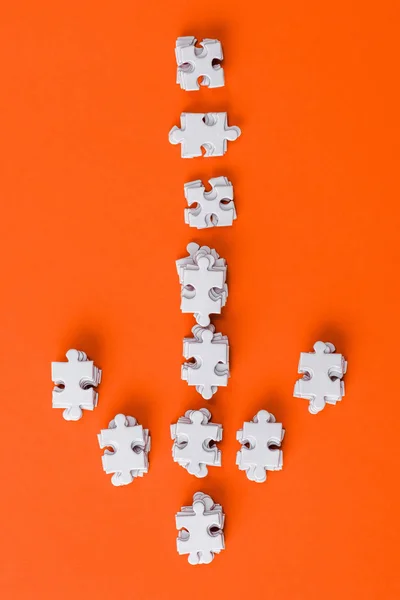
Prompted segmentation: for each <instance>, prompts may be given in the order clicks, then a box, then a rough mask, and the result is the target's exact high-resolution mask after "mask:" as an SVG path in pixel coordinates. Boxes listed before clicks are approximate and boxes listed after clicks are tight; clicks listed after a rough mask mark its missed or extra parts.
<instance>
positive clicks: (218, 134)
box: [169, 112, 241, 158]
mask: <svg viewBox="0 0 400 600" xmlns="http://www.w3.org/2000/svg"><path fill="white" fill-rule="evenodd" d="M240 134H241V130H240V128H239V127H228V117H227V114H226V112H220V113H182V114H181V127H180V128H179V127H173V128H172V129H171V131H170V132H169V141H170V142H171V144H182V146H181V156H182V158H195V157H197V156H202V148H204V150H205V153H204V156H205V157H209V156H223V155H224V154H225V152H226V150H227V147H228V141H231V142H233V141H235V140H237V138H238V137H239V136H240Z"/></svg>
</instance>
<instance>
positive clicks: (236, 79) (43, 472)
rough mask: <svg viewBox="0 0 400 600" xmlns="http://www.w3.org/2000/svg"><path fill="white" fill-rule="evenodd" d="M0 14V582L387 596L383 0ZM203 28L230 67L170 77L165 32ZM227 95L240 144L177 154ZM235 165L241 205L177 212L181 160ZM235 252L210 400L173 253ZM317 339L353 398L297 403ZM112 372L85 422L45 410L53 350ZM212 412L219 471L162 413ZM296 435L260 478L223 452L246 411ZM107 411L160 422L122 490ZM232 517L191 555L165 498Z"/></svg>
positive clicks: (394, 534) (399, 405)
mask: <svg viewBox="0 0 400 600" xmlns="http://www.w3.org/2000/svg"><path fill="white" fill-rule="evenodd" d="M1 12H2V15H1V19H0V55H1V57H2V58H1V76H0V77H1V93H0V148H1V155H0V190H1V197H2V208H1V216H0V244H1V255H2V260H1V281H2V284H3V285H2V293H1V297H0V309H1V315H2V316H1V373H0V399H1V400H0V402H1V409H2V417H1V424H0V427H1V438H0V439H1V442H2V452H1V463H2V486H1V489H2V491H1V495H0V515H1V520H2V526H1V530H0V544H1V555H0V571H1V575H0V577H1V579H0V596H1V598H2V599H4V600H53V599H56V600H87V599H95V600H108V599H110V598H135V599H138V600H139V599H141V598H144V599H151V600H153V599H154V600H164V599H172V600H174V599H176V598H182V599H185V598H190V599H191V600H200V599H204V598H222V599H225V598H226V599H230V598H234V599H236V598H238V599H239V598H240V599H247V598H249V599H251V600H258V599H260V600H264V599H269V598H271V599H275V598H276V599H280V600H283V599H285V600H300V599H301V600H302V599H304V600H339V599H346V600H347V599H349V600H354V599H360V600H372V599H373V600H393V599H398V598H399V596H400V588H399V585H398V583H399V569H398V562H397V561H398V555H399V552H398V545H399V488H400V486H399V481H398V480H399V434H398V431H399V422H400V402H399V377H398V371H399V366H398V365H399V351H398V347H399V339H400V328H399V320H398V311H399V255H400V252H399V246H398V244H399V242H398V230H399V208H398V206H399V184H398V178H399V173H398V158H399V151H398V150H399V133H400V129H399V93H398V92H399V85H398V63H399V51H398V27H399V21H400V19H399V17H400V8H399V4H398V3H397V2H394V1H393V2H389V1H386V0H383V1H381V2H376V3H375V2H369V3H368V2H367V3H365V2H361V1H356V2H352V3H349V2H347V1H344V0H339V1H338V2H328V3H326V2H320V1H317V0H315V1H311V0H306V1H305V2H295V1H294V0H291V1H289V2H283V3H282V2H281V3H279V2H267V3H261V2H260V3H259V4H258V6H257V5H256V4H254V3H253V4H249V3H247V2H241V3H239V2H234V1H231V2H228V1H227V0H223V1H220V2H212V3H208V4H207V3H201V2H189V3H185V2H183V3H182V2H178V1H176V0H171V1H170V2H168V5H167V3H164V2H161V1H159V2H152V1H147V2H143V3H142V2H141V3H139V2H128V1H127V0H126V1H122V2H119V1H116V2H112V3H100V4H99V3H97V2H85V1H83V2H81V1H80V2H78V1H75V0H70V1H69V2H61V3H59V2H50V1H48V2H43V1H41V0H39V1H35V2H34V1H30V2H10V3H7V6H5V5H4V6H3V7H2V11H1ZM180 35H195V36H196V37H197V38H199V39H202V38H204V37H217V38H219V39H221V40H222V42H223V48H224V53H225V61H224V67H225V75H226V86H225V87H224V88H221V89H216V90H209V89H202V90H201V91H200V92H197V93H189V92H184V91H182V90H181V89H180V88H179V86H178V85H176V83H175V69H176V65H175V58H174V45H175V39H176V37H177V36H180ZM220 110H227V111H228V115H229V122H230V124H231V125H238V126H240V127H241V128H242V132H243V133H242V137H241V138H240V139H239V140H238V141H237V142H234V143H231V144H230V145H229V149H228V153H227V154H226V155H225V157H223V158H213V159H194V160H182V159H181V158H180V148H179V147H174V146H171V145H170V144H169V143H168V131H169V129H170V128H171V127H172V126H173V125H175V124H179V115H180V113H181V112H182V111H187V112H191V111H192V112H195V111H201V112H207V111H220ZM218 175H226V176H227V177H229V178H230V179H231V181H232V182H233V184H234V188H235V198H236V205H237V211H238V220H237V221H236V222H235V223H234V226H233V227H230V228H216V229H213V230H208V231H199V232H198V231H197V230H195V229H190V228H189V227H188V226H187V225H185V223H184V220H183V209H184V207H185V205H186V203H185V198H184V195H183V184H184V182H186V181H191V180H194V179H202V180H204V181H207V180H208V179H209V178H210V177H213V176H218ZM193 240H194V241H197V242H199V243H201V244H208V245H211V246H213V247H215V248H216V249H217V251H218V252H219V253H220V254H221V255H222V256H224V257H225V258H226V259H227V261H228V265H229V268H228V275H229V291H230V294H229V301H228V304H227V306H226V308H225V309H224V310H223V314H222V315H221V316H220V317H217V318H215V319H214V323H215V324H216V326H217V329H218V330H219V331H221V332H222V333H224V334H227V335H228V336H229V340H230V345H231V360H232V362H231V366H232V377H231V379H230V382H229V386H228V388H226V389H220V390H219V391H218V393H217V394H216V395H215V396H214V398H213V399H212V401H210V402H208V403H206V402H205V401H203V400H202V399H201V397H200V396H199V395H198V394H197V393H196V392H195V391H194V389H192V388H189V387H188V386H187V385H186V383H185V382H183V381H181V379H180V365H181V362H182V360H183V359H182V338H183V337H184V336H186V335H189V334H190V329H191V327H192V325H193V319H192V317H191V316H190V315H182V314H181V312H180V310H179V284H178V279H177V274H176V270H175V260H176V259H177V258H180V257H182V256H184V255H185V248H186V245H187V243H188V242H189V241H193ZM317 339H322V340H326V341H331V342H333V343H334V344H335V345H336V346H337V349H338V351H339V352H342V353H343V354H344V355H345V356H346V358H347V359H348V363H349V370H348V374H347V376H346V379H345V382H346V396H345V398H344V399H343V401H342V402H341V403H339V404H338V405H337V406H335V407H332V406H327V407H326V409H325V410H324V411H323V412H322V413H321V414H319V415H318V416H311V415H310V414H309V413H308V411H307V402H306V401H305V400H302V399H297V398H293V396H292V393H293V385H294V382H295V380H296V379H297V363H298V359H299V354H300V352H301V351H311V349H312V345H313V343H314V342H315V341H316V340H317ZM68 348H78V349H81V350H84V351H86V352H87V353H88V355H89V356H90V357H91V358H93V359H94V361H95V363H96V364H97V365H98V366H99V367H101V368H102V369H103V382H102V383H101V386H100V388H99V405H98V407H97V408H96V410H95V411H94V412H92V413H90V412H86V413H85V414H84V417H83V418H82V420H81V421H79V422H75V423H74V422H72V423H71V422H66V421H64V420H63V418H62V412H61V411H60V410H52V408H51V390H52V383H51V377H50V363H51V361H57V360H63V359H64V354H65V352H66V351H67V349H68ZM204 405H206V406H207V407H208V408H210V409H211V412H212V415H213V420H214V422H217V423H222V424H223V427H224V439H223V442H222V443H221V449H222V457H223V466H222V468H220V469H215V468H214V469H210V474H209V476H208V477H207V478H206V479H203V480H198V479H196V478H194V477H191V476H190V475H188V473H187V472H186V471H185V470H184V469H182V468H180V467H179V466H178V465H177V464H174V463H173V461H172V458H171V443H172V442H171V440H170V434H169V426H170V423H172V422H175V421H176V420H177V418H178V417H179V416H181V415H182V414H184V412H185V411H186V410H188V409H191V408H200V407H202V406H204ZM260 408H266V409H268V410H270V411H271V412H273V413H274V414H275V415H276V417H277V420H278V421H280V422H282V423H283V425H284V427H285V429H286V439H285V441H284V445H283V450H284V468H283V471H282V472H277V473H271V474H270V475H269V476H268V481H267V483H265V484H263V485H257V484H255V483H252V482H250V481H248V480H247V479H246V477H245V474H244V473H242V472H239V470H238V469H237V467H236V465H235V455H236V451H237V450H238V449H239V444H238V443H237V442H236V440H235V434H236V430H237V429H239V428H240V427H241V425H242V423H243V421H244V420H250V419H251V418H252V417H253V415H254V414H255V413H256V412H257V411H258V410H259V409H260ZM117 412H123V413H126V414H131V415H134V416H135V417H136V418H137V419H138V420H139V421H140V422H141V423H142V424H144V425H145V426H147V427H149V429H150V431H151V435H152V449H151V453H150V472H149V474H148V475H146V476H145V477H144V478H143V479H139V480H137V481H135V482H134V483H133V484H132V485H130V486H126V487H124V488H115V487H113V486H112V485H111V483H110V476H107V475H106V474H105V473H104V472H103V471H102V467H101V455H102V451H101V450H100V448H99V446H98V442H97V438H96V435H97V433H98V432H99V431H100V429H102V428H105V427H106V426H107V424H108V422H109V420H110V419H111V418H113V417H114V415H115V414H116V413H117ZM197 490H202V491H204V492H207V493H210V494H211V495H212V496H213V498H214V500H215V501H217V502H219V503H221V504H222V506H223V508H224V511H225V513H226V528H225V534H226V550H225V551H224V552H223V553H221V554H220V555H219V556H217V557H216V558H215V560H214V562H213V563H212V564H211V565H209V566H203V567H197V568H196V567H191V566H190V565H189V564H188V563H187V560H186V557H183V556H178V554H177V552H176V549H175V537H176V530H175V521H174V516H175V513H176V511H177V510H179V509H180V507H181V506H182V505H184V504H188V503H190V501H191V498H192V495H193V493H194V492H195V491H197Z"/></svg>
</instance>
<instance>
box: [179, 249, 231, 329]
mask: <svg viewBox="0 0 400 600" xmlns="http://www.w3.org/2000/svg"><path fill="white" fill-rule="evenodd" d="M214 263H215V259H214V257H213V256H211V255H207V256H202V257H201V258H199V259H198V261H197V265H187V266H186V268H185V270H184V273H183V287H184V288H186V289H184V290H183V292H182V297H181V310H182V312H183V313H195V314H196V320H197V322H198V323H199V324H200V325H202V326H207V325H209V323H210V314H220V313H221V308H222V296H220V295H218V294H217V295H215V294H213V297H212V296H211V294H210V292H212V291H213V290H219V289H222V288H223V285H224V272H223V271H221V270H219V269H214V268H213V266H214ZM188 286H189V288H188Z"/></svg>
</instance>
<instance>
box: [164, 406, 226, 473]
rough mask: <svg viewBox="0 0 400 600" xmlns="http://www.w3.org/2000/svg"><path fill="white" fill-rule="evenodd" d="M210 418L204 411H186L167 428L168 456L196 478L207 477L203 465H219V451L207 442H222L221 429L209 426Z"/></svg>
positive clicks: (216, 426)
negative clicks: (169, 443) (169, 433)
mask: <svg viewBox="0 0 400 600" xmlns="http://www.w3.org/2000/svg"><path fill="white" fill-rule="evenodd" d="M210 419H211V413H210V412H209V411H208V410H207V409H206V408H202V409H200V410H188V411H187V412H186V413H185V416H184V417H180V418H179V420H178V422H177V423H176V424H174V425H171V438H172V439H173V440H174V444H173V446H172V457H173V459H174V461H175V462H177V463H179V464H180V465H181V466H182V467H184V468H185V469H186V470H187V471H188V473H190V474H191V475H195V476H196V477H205V476H206V475H207V473H208V470H207V465H212V466H214V467H220V466H221V452H220V451H219V450H218V449H217V448H216V447H210V442H219V441H221V440H222V426H221V425H217V424H214V423H210Z"/></svg>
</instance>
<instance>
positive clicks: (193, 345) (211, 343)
mask: <svg viewBox="0 0 400 600" xmlns="http://www.w3.org/2000/svg"><path fill="white" fill-rule="evenodd" d="M214 331H215V327H214V326H213V325H209V326H208V327H200V326H198V325H195V327H193V328H192V332H193V335H194V337H193V338H185V339H184V340H183V355H184V357H185V358H186V359H190V358H194V359H195V362H194V363H193V362H187V363H184V364H183V365H182V379H183V380H184V381H187V382H188V384H189V385H194V386H196V390H197V391H198V392H199V394H201V395H202V396H203V398H204V399H205V400H209V399H210V398H212V396H213V394H215V393H216V391H217V390H218V387H219V386H223V387H226V386H227V385H228V378H229V376H230V375H229V344H228V338H227V337H226V336H222V335H221V334H220V333H214Z"/></svg>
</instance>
